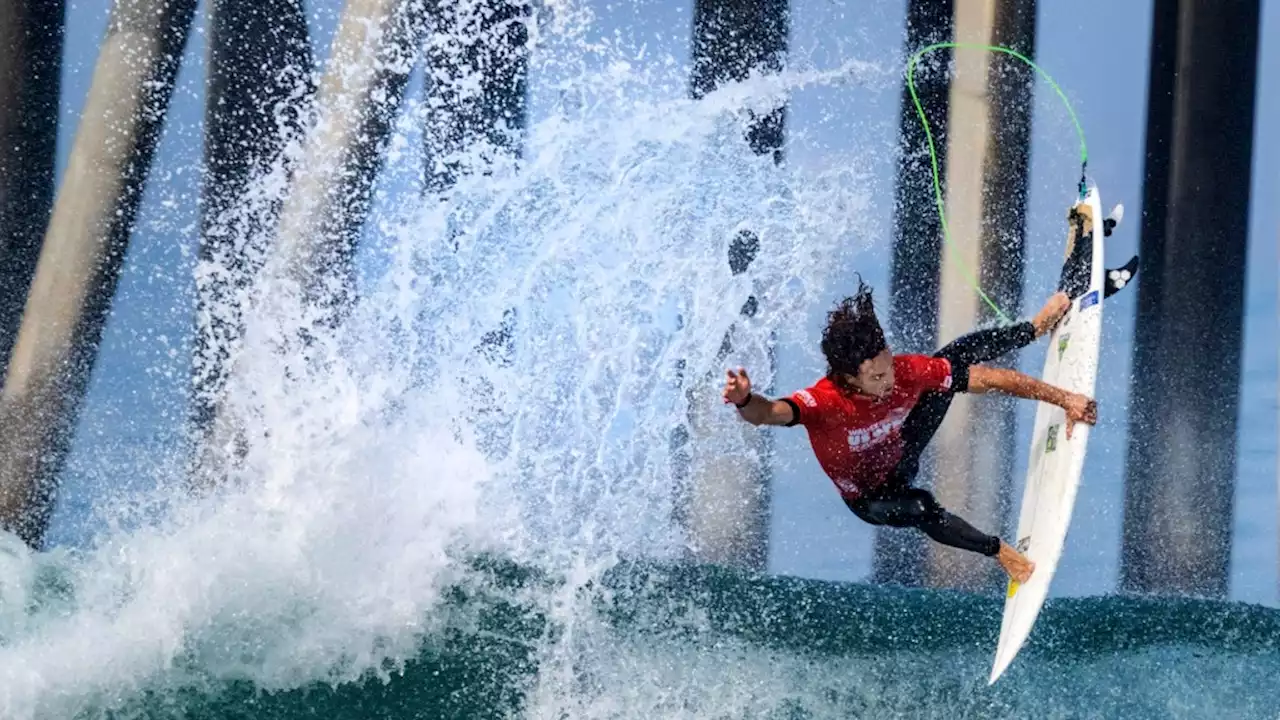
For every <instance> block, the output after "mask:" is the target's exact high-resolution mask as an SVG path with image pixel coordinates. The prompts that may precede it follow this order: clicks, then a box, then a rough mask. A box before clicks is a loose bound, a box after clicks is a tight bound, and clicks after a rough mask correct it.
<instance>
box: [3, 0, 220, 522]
mask: <svg viewBox="0 0 1280 720" xmlns="http://www.w3.org/2000/svg"><path fill="white" fill-rule="evenodd" d="M195 6H196V0H117V2H116V3H115V5H114V6H113V7H112V10H111V16H110V19H109V20H108V25H107V33H106V36H105V37H104V38H103V41H102V46H101V50H100V51H99V53H98V64H97V66H96V67H95V68H94V73H93V84H92V86H91V87H90V89H89V97H88V99H87V100H86V102H85V106H84V112H83V114H82V115H81V121H80V126H79V129H78V130H77V132H76V139H75V145H74V146H73V148H72V150H71V158H70V162H69V164H68V166H67V171H66V174H65V177H64V179H63V182H62V184H61V187H60V188H59V190H58V196H57V200H56V202H55V204H54V209H53V216H52V217H51V219H50V222H49V228H48V232H47V233H46V234H45V239H44V244H43V247H42V249H41V251H40V260H39V263H38V264H37V266H36V274H35V278H34V280H33V281H32V284H31V291H30V294H29V297H28V300H27V304H26V311H25V312H24V314H23V317H22V326H21V328H20V330H19V331H18V338H17V342H16V343H15V345H14V348H13V353H12V357H11V358H10V362H9V372H8V375H7V377H6V378H5V385H4V391H3V394H2V395H0V527H3V528H4V529H6V530H9V531H11V532H14V533H16V534H17V535H18V536H19V537H21V538H22V540H23V541H24V542H26V543H27V544H28V545H30V546H32V547H39V546H40V545H41V544H42V542H43V538H44V533H45V530H46V528H47V527H48V524H49V518H50V516H51V513H52V510H53V505H54V502H55V499H56V494H57V484H58V483H57V481H58V475H59V473H60V471H61V469H62V465H63V462H64V461H65V459H66V454H67V451H68V449H69V447H70V444H71V436H72V434H73V430H74V427H75V421H76V418H77V416H78V414H79V409H80V405H81V402H82V401H83V399H84V394H85V389H86V387H87V385H88V382H89V375H90V373H91V371H92V369H93V363H94V360H95V358H96V355H97V349H98V342H99V340H100V339H101V337H102V328H103V325H104V324H105V323H106V318H107V312H108V311H109V309H110V305H111V299H112V296H113V295H114V294H115V288H116V283H117V281H118V280H119V277H120V268H121V265H122V264H123V262H124V257H125V252H126V250H127V249H128V244H129V236H130V234H131V232H132V229H133V222H134V218H135V216H136V214H137V211H138V205H139V201H140V200H141V198H142V191H143V188H144V186H145V184H146V179H147V173H148V171H149V170H150V167H151V160H152V157H153V156H154V154H155V148H156V145H157V143H158V142H159V139H160V131H161V128H162V124H163V121H164V117H165V113H166V111H167V109H168V106H169V99H170V98H171V97H172V95H173V86H174V79H175V77H176V75H177V72H178V65H179V63H180V61H181V58H182V52H183V49H184V48H185V46H186V41H187V36H188V34H189V32H190V29H191V20H192V16H193V15H194V14H195Z"/></svg>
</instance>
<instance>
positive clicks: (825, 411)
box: [786, 355, 952, 500]
mask: <svg viewBox="0 0 1280 720" xmlns="http://www.w3.org/2000/svg"><path fill="white" fill-rule="evenodd" d="M893 381H894V385H893V392H892V393H890V394H889V396H888V397H886V398H885V399H883V400H876V399H875V398H872V397H870V396H868V395H862V394H859V393H855V392H853V391H842V390H840V389H839V388H838V387H836V385H835V383H833V382H831V381H830V380H828V379H827V378H825V377H824V378H822V379H821V380H819V381H818V382H816V383H814V384H813V385H811V386H810V387H808V388H806V389H804V390H800V391H797V392H795V393H793V394H792V395H790V396H789V397H788V398H786V399H787V400H790V401H791V403H792V406H793V408H794V409H795V410H796V422H793V423H792V424H797V423H798V424H800V425H803V426H804V427H805V429H806V430H808V431H809V443H810V444H811V445H812V446H813V454H814V455H815V456H817V458H818V464H819V465H821V466H822V469H823V471H825V472H826V473H827V475H828V476H830V477H831V481H832V482H834V483H835V485H836V488H837V489H838V490H839V491H840V496H841V497H843V498H845V499H847V500H852V499H855V498H857V497H858V496H859V495H861V494H862V493H864V492H866V491H868V490H872V489H874V488H876V487H878V486H879V485H881V484H882V483H884V481H885V480H886V479H888V477H889V473H890V472H891V471H892V470H893V469H894V467H896V466H897V464H898V460H900V459H901V458H902V434H901V432H900V428H901V427H902V422H903V421H904V420H906V418H907V413H909V412H911V408H913V407H915V404H916V401H918V400H919V399H920V395H921V393H924V392H927V391H930V390H936V391H947V390H950V389H951V383H952V378H951V362H950V361H948V360H946V359H944V358H935V357H929V356H927V355H895V356H894V358H893Z"/></svg>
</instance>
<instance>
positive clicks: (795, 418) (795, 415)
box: [782, 375, 967, 427]
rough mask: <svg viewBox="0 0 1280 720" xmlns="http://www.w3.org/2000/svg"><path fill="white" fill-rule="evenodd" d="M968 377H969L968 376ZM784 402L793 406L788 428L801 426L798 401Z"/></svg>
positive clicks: (787, 398)
mask: <svg viewBox="0 0 1280 720" xmlns="http://www.w3.org/2000/svg"><path fill="white" fill-rule="evenodd" d="M966 377H967V375H966ZM782 402H784V403H786V404H787V405H789V406H791V422H789V423H787V424H786V427H792V426H794V425H799V424H800V406H799V405H797V404H796V401H795V400H792V399H791V398H789V397H785V398H782Z"/></svg>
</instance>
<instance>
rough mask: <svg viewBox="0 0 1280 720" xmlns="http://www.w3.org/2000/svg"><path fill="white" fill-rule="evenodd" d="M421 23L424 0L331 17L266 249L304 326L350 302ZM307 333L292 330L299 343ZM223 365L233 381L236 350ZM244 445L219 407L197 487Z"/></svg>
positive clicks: (217, 478) (339, 316)
mask: <svg viewBox="0 0 1280 720" xmlns="http://www.w3.org/2000/svg"><path fill="white" fill-rule="evenodd" d="M425 17H426V12H425V5H424V2H423V0H348V2H347V5H346V8H345V9H344V11H343V15H342V18H341V19H340V20H339V23H338V29H337V32H336V33H335V35H334V39H333V43H332V45H331V49H330V52H329V58H328V60H327V62H326V65H325V72H324V76H323V77H322V78H321V80H320V83H319V86H318V88H317V91H316V100H315V111H314V122H311V123H309V124H308V126H307V130H306V137H305V139H304V141H303V147H302V151H301V156H300V157H299V158H298V161H297V164H296V166H295V167H294V168H293V176H292V178H291V181H290V185H289V189H288V194H287V196H286V197H285V199H284V202H283V205H282V207H281V208H280V213H279V221H278V225H277V228H276V235H275V237H274V238H273V239H272V244H271V247H270V249H269V251H268V253H267V258H268V259H267V264H268V266H270V267H271V268H274V269H273V270H272V272H279V273H282V277H287V278H289V279H290V281H291V282H293V283H295V284H296V288H297V290H298V291H299V292H300V293H301V294H302V301H303V303H304V304H305V305H306V307H307V311H308V312H310V313H312V315H311V317H310V318H309V321H308V322H309V323H315V324H319V325H322V326H327V327H335V326H337V325H338V324H339V323H341V322H342V320H343V319H344V318H345V316H346V313H347V312H348V311H349V309H350V307H351V304H352V303H353V302H354V301H355V266H354V259H355V253H356V247H357V240H358V238H359V235H360V232H361V230H362V229H363V227H364V222H365V219H366V218H367V216H368V212H369V207H370V203H371V198H372V194H373V186H374V183H375V181H376V179H377V176H378V173H379V172H380V171H381V169H382V162H383V157H384V155H385V150H386V146H387V143H388V141H389V139H390V136H391V128H392V125H393V123H394V120H395V117H396V115H397V114H398V113H399V111H400V107H401V104H402V102H403V100H404V91H405V88H406V87H407V85H408V80H409V75H410V73H411V72H412V69H413V67H414V64H415V63H416V62H417V60H418V59H419V57H420V56H421V49H420V46H421V43H422V38H423V32H424V28H425ZM265 269H266V268H264V270H265ZM268 281H271V280H270V279H268ZM310 329H311V328H299V329H298V331H299V333H300V337H301V338H302V339H303V341H304V342H305V338H306V336H307V335H308V333H309V332H310ZM228 362H230V363H232V366H231V369H230V371H229V372H230V373H231V374H232V376H234V373H236V372H237V369H236V367H235V365H234V363H235V353H234V352H233V353H232V357H231V359H230V360H228ZM246 442H247V438H246V436H245V435H244V426H243V423H242V420H241V418H239V417H238V416H237V411H235V410H233V409H232V408H231V406H230V405H229V404H227V403H225V402H223V403H218V404H217V406H216V409H215V410H214V412H213V419H212V421H211V424H210V429H209V440H208V441H207V442H206V443H205V445H204V447H203V448H202V450H201V452H202V459H201V460H200V462H199V465H198V471H197V473H198V475H199V477H197V478H195V482H196V483H197V484H205V485H207V484H211V483H212V484H216V483H218V482H221V481H222V479H223V476H225V475H226V474H227V472H229V470H230V468H232V467H234V466H235V465H236V464H237V463H238V462H239V460H240V458H241V457H242V454H243V452H244V450H245V448H246Z"/></svg>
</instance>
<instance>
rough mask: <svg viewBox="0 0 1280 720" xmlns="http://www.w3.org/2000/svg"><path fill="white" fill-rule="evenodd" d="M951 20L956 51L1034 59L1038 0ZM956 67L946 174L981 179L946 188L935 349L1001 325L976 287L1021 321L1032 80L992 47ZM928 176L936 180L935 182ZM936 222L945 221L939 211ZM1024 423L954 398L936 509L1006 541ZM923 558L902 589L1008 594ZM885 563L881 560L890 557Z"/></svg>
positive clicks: (958, 562) (961, 569)
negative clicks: (1007, 52)
mask: <svg viewBox="0 0 1280 720" xmlns="http://www.w3.org/2000/svg"><path fill="white" fill-rule="evenodd" d="M953 18H954V21H953V22H954V33H955V39H956V42H960V43H981V44H984V45H1000V46H1004V47H1009V48H1013V49H1015V50H1017V51H1018V52H1020V53H1022V54H1023V55H1026V56H1027V57H1033V56H1034V50H1035V19H1036V4H1035V2H1034V0H983V1H981V2H969V3H964V4H957V5H956V6H955V12H954V15H953ZM954 58H955V75H954V77H953V79H952V82H951V89H950V97H949V107H948V109H947V115H948V117H947V123H946V133H947V136H946V153H947V155H946V162H945V165H946V176H947V177H948V178H975V177H976V178H981V182H951V183H948V184H947V186H946V191H945V195H944V197H945V206H946V211H947V221H948V225H949V229H950V237H951V241H952V243H953V245H952V246H951V247H944V248H943V249H942V252H941V258H942V261H941V273H940V276H939V277H940V280H939V284H938V293H939V294H938V298H939V300H938V311H937V323H938V324H937V327H938V333H937V338H936V344H938V345H942V344H945V343H948V342H950V341H952V340H954V339H956V338H957V337H959V336H961V335H964V334H965V333H968V332H971V331H972V330H974V329H977V328H978V327H981V326H983V325H987V324H990V323H992V322H994V321H995V320H996V319H997V318H996V316H995V314H994V312H993V311H992V310H991V309H990V308H989V307H988V306H987V305H986V303H985V301H983V300H982V298H981V297H980V296H979V295H978V293H977V291H976V290H975V289H974V287H973V284H972V282H973V281H974V280H976V281H977V282H978V283H979V284H980V285H981V287H982V289H983V291H984V292H986V294H987V295H988V296H989V297H990V298H991V299H992V301H993V302H995V303H996V305H998V306H999V307H1000V308H1001V310H1003V311H1004V312H1005V313H1006V314H1009V315H1015V314H1017V313H1018V312H1019V309H1020V306H1021V303H1022V284H1023V248H1024V230H1025V224H1026V223H1025V219H1026V187H1027V170H1028V163H1029V151H1028V146H1029V141H1030V124H1031V112H1030V105H1031V96H1032V90H1033V87H1034V84H1033V80H1034V75H1033V72H1034V71H1033V70H1032V69H1031V68H1029V67H1027V66H1026V65H1025V64H1023V63H1020V62H1017V61H1015V60H1013V59H1011V58H1008V57H1006V56H1004V55H1002V54H999V53H992V52H989V51H985V50H974V49H967V48H962V49H956V50H954ZM917 123H918V120H917ZM925 177H926V178H929V182H930V183H931V182H932V179H931V177H930V176H929V175H928V173H926V174H925ZM904 210H906V209H905V208H904ZM930 214H931V215H933V216H935V217H936V214H937V213H936V210H933V211H931V212H930ZM913 221H914V220H913V219H911V218H904V219H903V220H902V222H913ZM900 267H901V266H900ZM908 269H913V268H909V266H908V267H902V270H903V271H906V270H908ZM899 282H900V283H902V280H899ZM903 284H904V285H905V284H906V283H903ZM899 312H900V313H902V314H907V313H905V312H902V311H899ZM908 322H910V321H908ZM915 322H917V323H919V322H923V323H928V320H927V319H925V318H921V319H920V320H917V321H915ZM920 337H924V333H923V332H922V335H921V336H920ZM920 337H917V338H915V339H916V340H919V339H920ZM933 349H936V348H933ZM1017 361H1018V358H1017V354H1016V353H1010V354H1009V355H1007V356H1005V357H1003V358H1000V359H998V360H996V361H993V362H991V363H990V364H991V365H995V366H1000V367H1015V366H1016V365H1017ZM1015 426H1016V415H1015V401H1014V400H1013V399H1012V398H1008V397H997V396H994V395H993V396H989V397H982V398H976V399H975V398H972V397H970V396H967V395H964V394H960V395H957V396H956V398H955V400H954V401H953V403H952V405H951V410H950V412H949V413H948V417H947V420H946V421H945V422H944V423H943V424H942V426H941V428H939V430H938V434H937V437H936V438H935V440H934V450H933V458H932V463H931V465H930V464H928V463H927V464H926V468H927V467H930V466H931V467H934V468H937V467H945V468H946V472H945V473H937V472H934V473H930V474H931V475H932V476H933V491H934V494H935V495H936V496H937V498H938V501H939V502H940V503H941V504H942V505H943V506H944V507H946V508H947V509H949V510H951V511H952V512H954V513H956V514H957V515H960V516H961V517H964V518H966V519H967V520H969V521H970V522H972V523H973V524H974V525H975V526H976V527H978V528H980V529H982V530H984V531H986V532H990V533H993V534H1001V535H1003V534H1004V532H1005V529H1006V526H1007V525H1008V518H1009V515H1010V513H1009V507H1010V504H1011V503H1010V495H1011V488H1012V483H1013V478H1012V471H1013V457H1014V447H1013V442H1014V439H1015V438H1014V435H1015V433H1014V430H1015ZM922 479H923V478H922ZM913 542H920V541H919V540H918V539H917V540H914V541H913ZM923 552H924V559H923V565H922V566H921V569H920V571H919V574H918V575H917V574H915V573H913V571H912V570H910V569H904V570H903V571H901V573H900V578H901V580H902V581H904V582H912V581H916V582H922V583H924V584H927V585H930V586H933V587H952V588H958V589H965V590H971V591H990V590H995V589H997V588H998V587H999V581H1000V575H999V573H1000V570H999V568H998V567H997V566H995V565H994V564H993V563H992V562H991V561H990V560H989V559H987V558H983V557H979V556H976V555H974V554H973V553H965V552H961V551H957V550H955V549H953V548H949V547H946V546H944V545H940V544H938V543H935V542H931V541H929V542H925V543H924V547H923ZM878 555H879V556H880V557H882V558H883V557H885V555H886V553H883V552H882V553H878ZM907 557H908V558H910V557H911V556H910V555H907ZM896 574H898V573H894V572H891V571H890V570H889V569H888V568H885V569H884V570H883V571H879V572H877V575H880V576H882V577H888V578H890V579H893V578H894V575H896Z"/></svg>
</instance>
